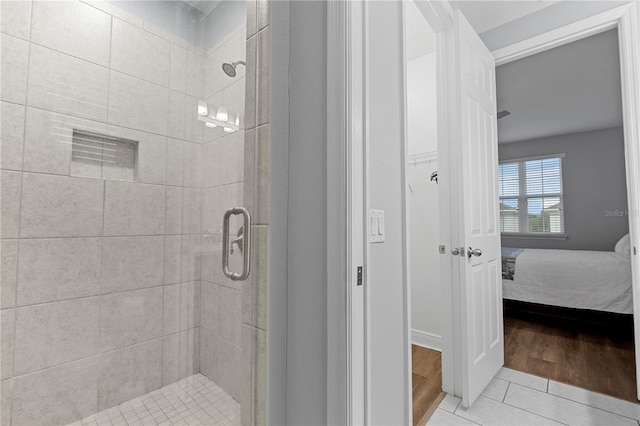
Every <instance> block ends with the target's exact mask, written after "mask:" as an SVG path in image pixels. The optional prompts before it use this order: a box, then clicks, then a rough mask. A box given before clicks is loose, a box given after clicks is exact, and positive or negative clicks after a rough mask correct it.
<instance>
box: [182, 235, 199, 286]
mask: <svg viewBox="0 0 640 426" xmlns="http://www.w3.org/2000/svg"><path fill="white" fill-rule="evenodd" d="M201 253H202V247H201V241H200V236H199V235H185V236H183V237H182V260H181V263H182V265H181V266H182V277H181V281H182V282H191V281H199V280H200V257H201Z"/></svg>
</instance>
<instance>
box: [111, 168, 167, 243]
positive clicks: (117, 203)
mask: <svg viewBox="0 0 640 426" xmlns="http://www.w3.org/2000/svg"><path fill="white" fill-rule="evenodd" d="M104 202H105V215H104V233H105V235H159V234H164V211H165V188H164V186H158V185H146V184H140V183H130V182H113V181H107V182H105V200H104Z"/></svg>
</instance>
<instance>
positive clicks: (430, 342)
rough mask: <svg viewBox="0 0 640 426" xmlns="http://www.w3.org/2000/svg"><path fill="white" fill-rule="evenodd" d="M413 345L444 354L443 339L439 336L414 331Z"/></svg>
mask: <svg viewBox="0 0 640 426" xmlns="http://www.w3.org/2000/svg"><path fill="white" fill-rule="evenodd" d="M411 343H412V344H414V345H418V346H422V347H423V348H427V349H433V350H434V351H438V352H442V337H441V336H440V335H438V334H434V333H429V332H426V331H421V330H416V329H412V330H411Z"/></svg>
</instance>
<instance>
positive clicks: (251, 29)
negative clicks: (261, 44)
mask: <svg viewBox="0 0 640 426" xmlns="http://www.w3.org/2000/svg"><path fill="white" fill-rule="evenodd" d="M257 7H258V4H257V1H256V0H248V1H247V37H251V36H252V35H254V34H255V33H256V31H257V30H258V15H257V14H258V11H257Z"/></svg>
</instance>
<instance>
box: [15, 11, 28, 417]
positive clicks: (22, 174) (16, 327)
mask: <svg viewBox="0 0 640 426" xmlns="http://www.w3.org/2000/svg"><path fill="white" fill-rule="evenodd" d="M32 27H33V2H30V3H29V34H28V40H27V43H28V45H27V75H26V78H25V93H24V121H23V123H22V125H23V131H22V164H21V166H20V168H24V152H25V143H24V142H25V139H26V133H27V107H26V105H27V99H28V96H29V74H30V73H29V71H30V69H31V29H32ZM23 181H24V173H22V172H21V173H20V190H19V191H20V195H19V207H18V244H17V248H16V256H17V259H16V286H15V294H14V303H13V307H14V310H13V353H12V360H11V379H12V381H11V392H12V394H13V378H14V374H15V365H16V346H18V345H16V341H17V339H16V334H17V331H18V310H17V309H16V307H17V305H18V291H19V289H20V279H19V277H20V274H19V271H20V232H21V223H22V189H23ZM11 400H12V403H11V409H10V410H9V423H11V422H12V417H13V411H14V404H13V398H11Z"/></svg>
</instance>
